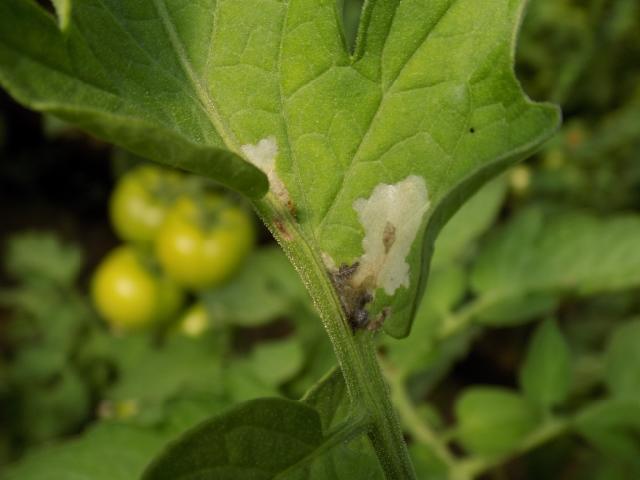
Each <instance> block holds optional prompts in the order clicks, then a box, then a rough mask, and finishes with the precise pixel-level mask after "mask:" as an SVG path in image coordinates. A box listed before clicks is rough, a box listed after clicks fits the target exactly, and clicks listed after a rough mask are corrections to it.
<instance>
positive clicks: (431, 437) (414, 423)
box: [380, 359, 456, 469]
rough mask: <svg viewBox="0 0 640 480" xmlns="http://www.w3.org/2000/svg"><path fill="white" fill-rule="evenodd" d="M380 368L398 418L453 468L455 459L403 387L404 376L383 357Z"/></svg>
mask: <svg viewBox="0 0 640 480" xmlns="http://www.w3.org/2000/svg"><path fill="white" fill-rule="evenodd" d="M380 364H381V365H382V370H383V372H384V374H385V376H386V377H387V380H388V381H389V385H390V387H391V398H392V399H393V403H394V405H396V407H397V408H398V413H399V414H400V419H401V420H402V424H403V425H404V426H405V428H406V429H407V431H408V432H409V433H410V434H411V435H412V436H413V437H414V439H415V440H416V441H418V442H420V443H422V444H424V445H426V446H427V447H429V448H430V449H431V451H432V452H433V453H434V454H435V455H436V456H437V457H438V459H440V460H441V461H442V462H443V463H444V464H445V465H447V467H448V468H449V469H453V468H454V465H455V463H456V459H455V458H454V456H453V455H452V454H451V451H450V450H449V449H448V448H447V446H446V444H445V443H444V442H443V441H442V440H441V438H440V437H439V436H438V434H437V433H436V432H434V431H433V430H432V429H431V427H430V426H429V425H428V424H426V423H425V422H424V421H423V419H422V418H421V417H420V415H419V414H418V412H417V411H416V409H415V406H414V404H413V402H412V401H411V399H410V398H409V395H408V393H407V389H406V387H405V379H404V376H403V375H401V374H399V373H398V372H397V371H394V369H393V367H392V366H391V365H390V364H389V363H388V362H386V361H385V360H384V359H380Z"/></svg>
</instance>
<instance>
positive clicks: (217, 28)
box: [0, 0, 559, 337]
mask: <svg viewBox="0 0 640 480" xmlns="http://www.w3.org/2000/svg"><path fill="white" fill-rule="evenodd" d="M523 4H524V1H523V0H482V1H479V0H390V1H375V0H370V1H369V2H367V3H366V5H365V10H364V11H363V14H362V22H361V26H360V32H359V34H358V40H357V42H358V43H357V45H356V49H355V54H354V55H351V54H350V53H349V52H348V49H347V47H346V46H345V42H344V39H343V35H342V32H341V27H340V24H341V22H340V20H339V17H340V13H339V12H338V7H337V4H336V1H335V0H289V1H277V0H140V1H136V2H128V1H124V0H84V1H82V2H66V5H67V9H66V10H65V11H66V13H65V18H64V19H61V20H64V21H61V22H60V23H58V22H57V21H56V19H55V18H53V17H52V16H51V15H49V14H48V13H46V12H45V11H44V10H42V9H41V8H40V7H38V6H37V5H36V4H35V2H32V1H25V0H3V1H2V2H1V3H0V84H2V85H3V86H4V87H5V88H6V89H7V90H8V91H9V92H10V93H11V94H12V95H13V96H15V97H16V98H17V99H18V100H19V101H21V102H22V103H24V104H26V105H28V106H30V107H31V108H34V109H37V110H41V111H46V112H50V113H53V114H55V115H58V116H60V117H62V118H64V119H66V120H69V121H72V122H75V123H77V124H79V125H80V126H82V127H83V128H85V129H87V130H89V131H91V132H93V133H94V134H96V135H98V136H101V137H103V138H105V139H107V140H110V141H113V142H115V143H118V144H120V145H122V146H124V147H126V148H128V149H130V150H133V151H135V152H137V153H139V154H142V155H145V156H148V157H150V158H152V159H154V160H157V161H160V162H164V163H168V164H172V165H176V166H180V167H182V168H185V169H188V170H192V171H194V172H197V173H200V174H204V175H207V176H209V177H212V178H214V179H216V180H218V181H220V182H222V183H224V184H226V185H228V186H230V187H232V188H235V189H236V190H239V191H241V192H244V193H245V194H247V195H249V196H251V197H253V198H254V199H258V198H260V197H261V196H262V195H263V194H264V192H265V190H266V188H267V180H266V176H265V175H263V174H262V173H261V172H260V171H259V170H258V169H256V168H254V167H253V166H252V165H251V164H250V163H248V162H247V161H245V160H243V158H242V157H243V155H242V152H243V148H242V147H243V146H246V145H255V144H257V143H258V142H259V141H260V140H261V139H266V138H270V137H273V138H274V139H275V141H276V143H277V147H278V154H277V157H276V172H277V175H278V177H279V178H280V180H281V181H282V183H283V185H284V186H285V188H286V191H287V192H288V196H289V199H290V200H291V203H292V204H293V206H294V207H295V211H296V212H297V221H298V223H299V227H300V231H301V233H302V235H303V236H304V237H305V240H306V241H307V242H309V243H310V244H311V245H312V246H313V247H314V248H315V249H316V250H318V251H322V252H324V253H326V254H327V255H329V256H330V257H331V258H332V259H333V260H334V262H335V263H336V264H338V265H339V264H341V263H348V264H352V263H354V262H355V261H356V260H358V258H359V257H360V256H361V255H362V253H363V247H362V240H363V236H364V229H363V227H362V225H360V223H359V220H358V216H357V213H356V211H355V210H354V208H353V204H354V201H355V200H356V199H359V198H368V197H370V196H371V194H372V191H373V190H374V188H375V187H376V186H377V185H379V184H395V183H398V182H400V181H402V180H403V179H405V178H407V177H409V176H411V175H416V176H418V177H421V178H422V179H424V181H425V183H426V186H427V191H428V201H429V202H430V205H431V206H430V208H429V209H428V210H427V213H426V214H425V215H424V219H423V222H422V225H421V228H420V230H419V233H418V235H417V236H416V238H415V239H414V240H413V242H412V244H411V249H410V252H409V254H408V256H407V258H406V260H407V263H408V264H409V266H410V276H409V279H408V282H406V284H407V285H409V286H408V287H406V286H403V287H401V288H399V289H398V290H397V291H396V292H394V293H393V294H391V295H387V294H386V293H384V292H383V291H382V290H378V291H377V292H376V302H375V304H374V305H373V309H374V310H375V309H381V308H383V307H387V306H388V307H391V311H392V316H391V318H390V319H389V320H388V321H387V323H386V325H385V328H386V330H387V331H388V332H389V333H391V334H392V335H394V336H398V337H400V336H404V335H406V334H407V333H408V331H409V328H410V323H411V319H412V317H413V312H414V310H415V303H416V301H415V299H416V298H417V297H419V295H420V294H421V293H422V291H423V290H424V288H425V285H426V275H427V273H426V272H427V268H426V267H427V265H428V261H429V257H430V254H431V245H432V243H433V239H434V237H435V234H436V233H437V231H438V230H439V228H440V227H441V226H442V224H443V223H444V222H445V221H446V220H447V219H448V218H449V217H450V216H451V215H452V214H453V212H454V211H455V210H456V209H457V208H458V206H459V205H460V204H461V203H462V202H464V200H465V199H466V198H468V197H469V196H470V195H471V193H473V192H474V191H475V190H476V189H477V188H479V186H481V185H482V184H483V183H484V182H486V181H487V180H489V179H490V178H491V177H493V176H495V175H496V174H497V173H498V172H499V171H501V170H503V169H504V168H506V167H507V166H508V165H509V164H511V163H513V162H515V161H518V160H520V159H521V158H523V157H524V156H526V155H528V154H530V153H531V152H532V151H533V150H534V149H535V148H536V147H537V146H538V145H539V144H540V143H541V142H542V141H544V140H545V139H546V138H548V137H549V136H550V135H551V133H552V132H553V131H554V129H555V128H556V126H557V124H558V123H559V113H558V111H557V109H556V108H554V107H552V106H549V105H543V104H534V103H532V102H530V101H529V100H528V99H527V98H526V96H525V95H524V94H523V93H522V91H521V89H520V87H519V85H518V82H517V80H516V79H515V76H514V73H513V51H514V39H515V32H516V31H517V27H518V25H519V22H520V19H521V16H522V10H523ZM69 6H70V10H69ZM61 28H62V29H61ZM25 32H29V35H25ZM280 200H282V199H280ZM256 201H258V202H264V201H265V200H256ZM266 202H267V203H269V202H271V204H277V202H278V199H277V198H275V197H274V196H270V197H267V200H266ZM419 207H420V206H415V208H416V209H418V210H419ZM405 208H406V207H405ZM412 208H413V206H412Z"/></svg>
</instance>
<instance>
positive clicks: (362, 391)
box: [257, 201, 416, 480]
mask: <svg viewBox="0 0 640 480" xmlns="http://www.w3.org/2000/svg"><path fill="white" fill-rule="evenodd" d="M257 208H258V212H259V214H260V215H261V216H262V218H263V220H264V221H265V224H266V225H267V226H268V227H269V228H270V229H271V230H272V233H273V234H274V236H275V237H276V239H277V240H278V241H279V242H280V244H281V246H282V247H283V249H284V251H285V253H286V254H287V256H288V257H289V259H290V260H291V262H292V263H293V265H294V267H295V268H296V270H297V271H298V273H299V274H300V276H301V277H302V280H303V282H304V283H305V285H306V287H307V289H308V290H309V292H310V293H311V297H312V299H313V301H314V303H315V306H316V308H317V310H318V311H319V312H320V316H321V318H322V322H323V324H324V327H325V329H326V331H327V333H328V335H329V338H330V340H331V343H332V344H333V349H334V351H335V354H336V357H337V360H338V364H339V365H340V368H341V370H342V374H343V376H344V379H345V383H346V385H347V391H348V392H349V396H350V398H351V405H352V408H355V409H357V410H363V411H364V412H367V414H368V416H369V418H370V420H371V425H370V429H369V431H368V435H369V438H370V439H371V442H372V443H373V447H374V449H375V451H376V454H377V456H378V459H379V460H380V464H381V466H382V468H383V469H384V472H385V475H386V477H387V479H388V480H411V479H415V478H416V475H415V471H414V468H413V464H412V463H411V459H410V457H409V452H408V450H407V446H406V443H405V441H404V438H403V435H402V429H401V428H400V422H399V421H398V418H397V416H396V414H395V411H394V409H393V405H392V403H391V399H390V397H389V390H388V387H387V385H386V383H385V380H384V377H383V376H382V372H381V370H380V366H379V364H378V361H377V356H376V345H375V342H374V341H373V336H374V333H373V332H369V331H358V332H357V333H355V334H354V332H353V331H352V328H351V325H350V324H349V321H348V319H347V318H346V315H345V312H344V311H343V309H342V305H341V303H340V299H339V297H338V294H337V292H336V291H335V288H334V286H333V284H332V282H331V279H330V278H329V275H328V273H327V270H326V268H325V266H324V264H323V262H322V260H321V258H320V252H319V251H318V249H316V248H315V246H314V245H313V244H312V243H311V242H309V241H308V240H307V238H306V236H305V235H304V233H303V232H301V231H300V226H299V224H298V223H297V222H296V221H295V219H294V218H293V217H291V215H290V214H289V213H288V212H283V211H282V210H281V209H278V208H274V206H273V203H271V202H269V203H268V202H267V201H264V202H260V203H258V204H257Z"/></svg>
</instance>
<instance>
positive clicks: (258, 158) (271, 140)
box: [240, 136, 289, 205]
mask: <svg viewBox="0 0 640 480" xmlns="http://www.w3.org/2000/svg"><path fill="white" fill-rule="evenodd" d="M240 148H241V149H242V153H244V155H245V157H247V160H249V162H251V163H252V164H253V165H254V166H256V167H257V168H259V169H260V170H262V172H264V174H265V175H266V176H267V178H268V179H269V190H270V191H271V193H273V194H274V195H275V196H276V197H277V198H278V200H280V202H282V203H283V204H285V205H286V204H289V192H288V191H287V188H286V187H285V186H284V183H282V180H280V177H278V174H277V173H276V158H277V156H278V143H277V141H276V137H274V136H270V137H267V138H263V139H262V140H260V141H259V142H258V143H256V144H255V145H252V144H247V145H242V147H240Z"/></svg>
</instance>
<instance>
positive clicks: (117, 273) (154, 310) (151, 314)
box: [91, 246, 184, 331]
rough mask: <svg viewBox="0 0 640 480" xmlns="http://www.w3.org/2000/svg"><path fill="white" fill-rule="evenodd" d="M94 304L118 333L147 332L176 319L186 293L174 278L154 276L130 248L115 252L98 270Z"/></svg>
mask: <svg viewBox="0 0 640 480" xmlns="http://www.w3.org/2000/svg"><path fill="white" fill-rule="evenodd" d="M91 294H92V298H93V302H94V304H95V306H96V309H97V310H98V312H99V313H100V314H101V315H102V316H103V317H104V319H105V320H106V321H107V322H108V323H109V325H110V326H111V327H112V328H113V329H114V330H118V331H134V330H144V329H147V328H149V327H151V326H153V325H156V324H159V323H162V322H164V321H166V320H167V319H169V318H171V317H172V316H174V315H175V314H176V313H177V312H178V310H179V309H180V307H181V306H182V303H183V301H184V292H183V291H182V290H181V289H180V288H179V287H178V286H177V285H176V284H175V283H174V282H173V281H172V280H170V279H168V278H165V277H160V276H159V275H156V274H154V273H153V272H152V271H151V270H150V269H148V268H146V266H145V265H144V264H143V263H142V262H141V260H140V258H139V257H138V254H137V252H136V251H135V250H134V249H133V248H132V247H129V246H122V247H118V248H116V249H115V250H113V251H112V252H111V253H109V255H107V257H106V258H105V259H104V260H103V261H102V263H101V264H100V265H99V266H98V268H97V269H96V271H95V273H94V275H93V280H92V284H91Z"/></svg>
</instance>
